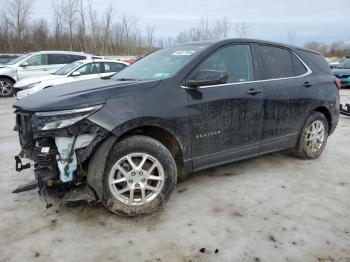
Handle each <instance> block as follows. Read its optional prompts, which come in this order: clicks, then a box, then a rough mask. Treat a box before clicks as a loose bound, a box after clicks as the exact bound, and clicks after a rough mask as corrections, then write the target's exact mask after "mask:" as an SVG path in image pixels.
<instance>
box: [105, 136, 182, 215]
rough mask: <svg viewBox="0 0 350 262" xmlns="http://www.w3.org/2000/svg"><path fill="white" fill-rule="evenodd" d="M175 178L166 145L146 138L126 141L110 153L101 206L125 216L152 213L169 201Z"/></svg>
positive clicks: (174, 168) (129, 138) (126, 139)
mask: <svg viewBox="0 0 350 262" xmlns="http://www.w3.org/2000/svg"><path fill="white" fill-rule="evenodd" d="M176 174H177V172H176V163H175V160H174V158H173V157H172V155H171V153H170V152H169V150H168V149H167V148H166V147H165V146H164V145H163V144H161V143H160V142H158V141H157V140H155V139H153V138H150V137H146V136H140V135H137V136H131V137H127V138H125V139H123V140H122V141H120V142H118V143H116V144H115V145H114V146H113V147H112V149H111V151H110V153H109V156H108V159H107V164H106V168H105V173H104V177H103V188H104V191H103V200H102V203H103V205H104V206H105V207H106V208H107V209H108V210H110V211H112V212H113V213H116V214H119V215H123V216H139V215H146V214H150V213H153V212H155V211H156V210H158V209H159V208H160V207H161V206H162V205H163V204H164V203H165V202H166V201H167V200H168V199H169V197H170V195H171V193H172V191H173V190H174V187H175V185H176Z"/></svg>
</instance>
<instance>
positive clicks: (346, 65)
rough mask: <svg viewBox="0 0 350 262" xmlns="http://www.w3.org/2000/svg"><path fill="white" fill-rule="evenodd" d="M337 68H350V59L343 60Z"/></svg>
mask: <svg viewBox="0 0 350 262" xmlns="http://www.w3.org/2000/svg"><path fill="white" fill-rule="evenodd" d="M337 68H340V69H350V59H345V60H344V61H343V62H341V63H340V64H339V65H338V66H337Z"/></svg>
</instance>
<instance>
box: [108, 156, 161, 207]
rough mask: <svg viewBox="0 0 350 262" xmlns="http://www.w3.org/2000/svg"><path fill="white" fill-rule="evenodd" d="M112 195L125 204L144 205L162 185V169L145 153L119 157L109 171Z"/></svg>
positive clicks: (157, 192) (158, 163) (156, 194)
mask: <svg viewBox="0 0 350 262" xmlns="http://www.w3.org/2000/svg"><path fill="white" fill-rule="evenodd" d="M108 182H109V187H110V190H111V192H112V194H113V196H114V197H115V198H116V199H118V200H119V201H121V202H122V203H124V204H127V205H132V206H134V205H144V204H146V203H148V202H150V201H152V200H153V199H155V198H156V197H157V196H158V195H159V193H160V192H161V190H162V188H163V185H164V169H163V167H162V165H161V164H160V162H159V161H158V160H157V159H156V158H155V157H153V156H151V155H149V154H146V153H132V154H128V155H126V156H124V157H122V158H121V159H119V160H118V161H117V162H116V163H115V164H114V165H113V167H112V169H111V171H110V173H109V179H108Z"/></svg>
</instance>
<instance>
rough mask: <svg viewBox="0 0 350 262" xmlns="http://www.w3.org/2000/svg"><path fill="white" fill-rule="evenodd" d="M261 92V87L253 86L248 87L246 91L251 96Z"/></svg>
mask: <svg viewBox="0 0 350 262" xmlns="http://www.w3.org/2000/svg"><path fill="white" fill-rule="evenodd" d="M261 92H262V90H261V89H255V88H250V89H249V90H248V91H247V93H248V94H249V95H252V96H254V95H256V94H259V93H261Z"/></svg>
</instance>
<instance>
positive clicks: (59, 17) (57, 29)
mask: <svg viewBox="0 0 350 262" xmlns="http://www.w3.org/2000/svg"><path fill="white" fill-rule="evenodd" d="M51 5H52V10H53V20H54V21H53V23H54V37H55V41H56V43H58V44H59V48H60V49H63V48H64V46H63V31H64V29H63V14H62V6H61V1H59V0H56V1H53V2H52V4H51Z"/></svg>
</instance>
